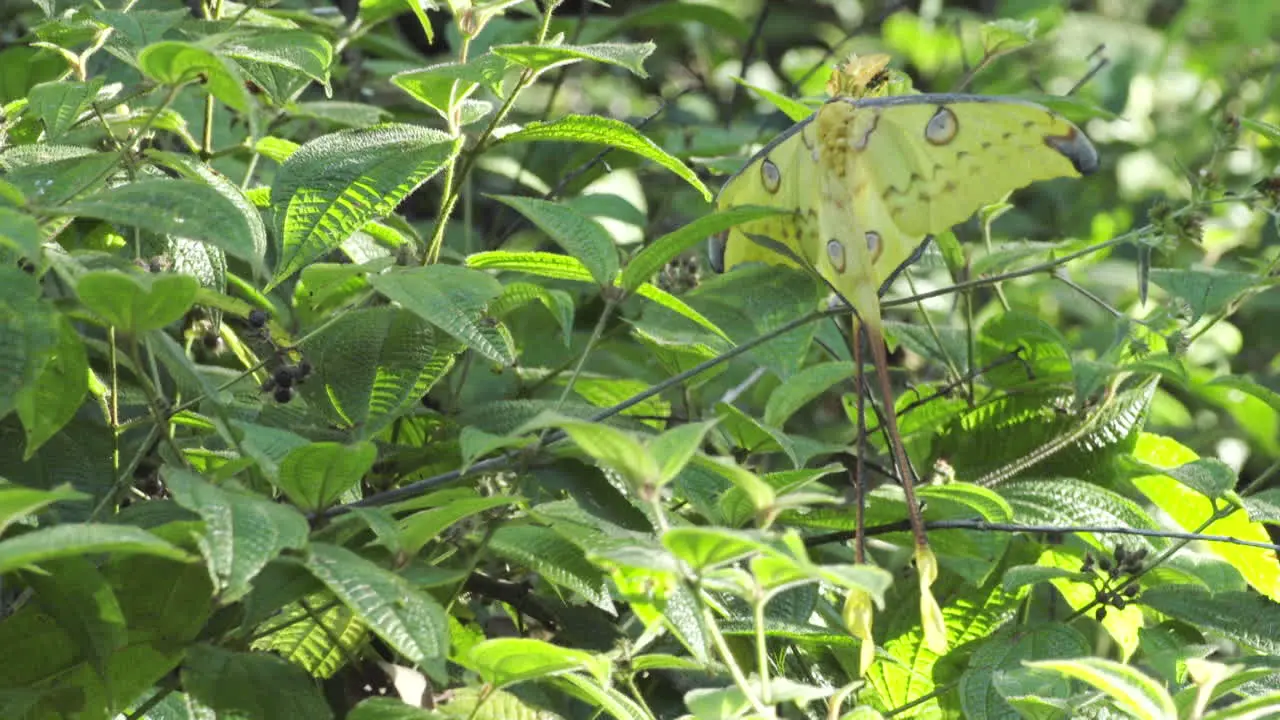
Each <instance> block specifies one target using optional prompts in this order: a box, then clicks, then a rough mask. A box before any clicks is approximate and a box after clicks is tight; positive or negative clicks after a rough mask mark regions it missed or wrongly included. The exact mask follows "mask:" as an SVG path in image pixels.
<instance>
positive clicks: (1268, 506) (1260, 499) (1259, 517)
mask: <svg viewBox="0 0 1280 720" xmlns="http://www.w3.org/2000/svg"><path fill="white" fill-rule="evenodd" d="M1240 501H1241V504H1243V505H1244V508H1245V510H1247V511H1248V512H1249V519H1250V520H1254V521H1257V522H1265V523H1270V524H1272V525H1276V524H1280V488H1268V489H1266V490H1263V491H1262V492H1259V493H1255V494H1253V495H1246V496H1245V497H1242V498H1241V499H1240Z"/></svg>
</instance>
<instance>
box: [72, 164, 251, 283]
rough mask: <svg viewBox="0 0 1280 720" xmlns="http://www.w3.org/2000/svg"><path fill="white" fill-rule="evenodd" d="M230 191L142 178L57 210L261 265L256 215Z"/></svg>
mask: <svg viewBox="0 0 1280 720" xmlns="http://www.w3.org/2000/svg"><path fill="white" fill-rule="evenodd" d="M229 188H230V186H229V184H228V183H226V181H223V184H222V188H215V187H213V186H210V185H208V184H205V183H203V182H197V181H194V180H138V181H135V182H131V183H128V184H125V185H118V186H116V187H113V188H108V189H106V190H103V191H101V192H99V193H95V194H94V195H90V196H89V197H86V198H84V199H81V200H77V201H75V202H71V203H67V204H66V205H63V206H62V207H61V208H59V210H58V211H59V212H60V213H62V214H64V215H76V216H80V217H91V218H97V219H99V220H106V221H107V222H110V223H115V224H118V225H130V226H133V227H138V228H141V229H143V230H146V231H147V232H153V233H156V234H161V235H174V236H176V237H182V238H186V239H189V240H197V241H199V242H203V243H208V244H209V245H212V246H214V247H218V248H222V249H223V250H225V251H227V253H229V254H231V255H234V256H236V257H238V258H243V259H245V260H247V261H249V262H250V263H254V262H261V260H262V255H261V252H262V250H263V249H265V246H264V245H263V243H264V240H265V238H264V236H263V235H262V234H260V233H255V231H254V228H253V227H252V225H253V224H254V223H253V220H251V219H250V218H251V217H256V215H257V213H256V211H252V210H251V209H250V208H249V207H248V203H247V202H244V203H236V202H233V200H232V199H231V198H230V196H229V195H228V193H229V192H230V189H229ZM258 224H260V221H259V223H258Z"/></svg>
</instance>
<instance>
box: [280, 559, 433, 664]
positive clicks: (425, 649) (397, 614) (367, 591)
mask: <svg viewBox="0 0 1280 720" xmlns="http://www.w3.org/2000/svg"><path fill="white" fill-rule="evenodd" d="M306 567H307V569H308V570H310V571H311V573H312V574H313V575H315V576H316V577H317V578H319V580H320V581H321V582H323V583H324V584H325V586H326V587H328V588H329V590H330V591H331V592H333V594H334V595H337V596H338V599H340V600H342V602H343V603H345V604H346V605H347V607H349V608H351V610H352V611H353V612H354V613H355V614H356V616H357V617H359V618H360V619H361V620H362V621H363V622H364V623H365V624H367V625H368V626H369V627H370V629H372V630H373V631H374V632H375V633H377V634H378V637H380V638H382V639H383V640H385V641H386V642H387V644H388V645H390V646H391V647H392V648H394V649H395V650H396V651H397V652H399V653H400V654H402V655H404V656H405V657H406V658H407V659H408V660H409V661H410V662H412V663H414V664H415V665H417V666H418V667H419V668H421V669H422V670H424V671H425V672H426V673H427V674H428V675H430V676H431V678H432V679H433V680H435V681H437V682H444V681H445V678H446V677H447V675H446V674H445V657H446V655H447V653H448V651H449V624H448V620H447V618H446V616H445V612H444V608H442V607H440V604H439V603H437V602H436V601H435V600H434V599H433V598H431V597H430V596H429V595H426V594H424V593H422V592H420V591H419V590H418V589H417V588H414V587H413V586H411V585H410V584H409V583H408V582H407V581H405V580H404V579H403V578H401V577H399V576H398V575H396V574H395V573H392V572H390V571H388V570H384V569H383V568H381V567H379V566H377V565H374V564H373V563H371V562H369V561H368V560H366V559H364V558H362V557H360V556H359V555H357V554H355V553H353V552H351V551H350V550H347V549H346V548H343V547H339V546H337V545H329V544H326V543H312V544H311V548H310V552H308V554H307V559H306Z"/></svg>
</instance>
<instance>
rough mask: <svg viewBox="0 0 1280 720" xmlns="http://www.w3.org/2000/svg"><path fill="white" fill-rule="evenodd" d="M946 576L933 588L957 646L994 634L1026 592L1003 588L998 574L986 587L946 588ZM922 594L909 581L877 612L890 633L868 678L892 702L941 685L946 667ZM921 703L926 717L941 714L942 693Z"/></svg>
mask: <svg viewBox="0 0 1280 720" xmlns="http://www.w3.org/2000/svg"><path fill="white" fill-rule="evenodd" d="M946 578H947V576H945V575H944V576H943V577H942V578H941V579H940V580H939V581H938V582H937V583H935V584H934V586H933V592H934V594H935V595H936V596H937V597H938V599H939V600H940V601H942V602H943V603H944V604H943V607H942V613H943V616H944V618H945V620H946V627H947V643H948V646H949V647H951V648H957V647H962V646H964V645H966V644H967V643H969V642H973V641H978V640H982V639H984V638H987V637H990V636H991V635H992V634H993V633H994V632H995V631H996V629H997V628H998V627H1000V626H1001V625H1003V624H1004V623H1006V622H1007V620H1008V617H1009V614H1010V613H1012V612H1014V610H1015V608H1017V607H1018V605H1019V600H1020V596H1019V595H1013V594H1009V593H1005V592H1003V591H1002V590H1001V589H1000V587H999V583H998V580H996V579H994V578H993V579H992V580H991V581H989V582H988V583H987V584H986V585H984V586H982V587H973V586H960V587H958V588H955V589H954V590H951V591H943V590H942V588H941V587H940V586H942V585H943V584H944V583H946V582H947V579H946ZM901 584H902V583H901V581H896V582H895V585H901ZM919 597H920V596H919V591H918V590H917V589H916V588H915V587H911V586H908V587H905V588H903V589H902V593H901V594H898V595H896V596H891V597H890V598H889V599H888V600H887V601H886V611H885V612H884V613H883V614H882V615H880V616H877V618H876V635H877V637H883V638H885V639H884V641H883V651H881V650H880V649H877V653H876V660H875V662H874V663H872V665H871V668H870V670H868V671H867V684H868V685H869V686H870V687H871V688H874V689H875V691H876V692H877V693H879V694H880V697H881V698H883V700H882V702H883V703H884V704H885V705H887V706H888V707H897V706H899V705H904V704H906V703H908V702H912V701H918V700H922V699H924V698H926V697H928V696H929V695H930V694H931V693H932V692H933V691H934V690H935V689H936V688H940V687H941V684H940V683H939V681H938V680H936V679H935V678H937V677H939V676H937V675H935V671H936V670H941V668H942V663H940V662H939V660H940V658H939V656H938V655H936V654H934V653H933V651H931V650H930V649H929V646H928V644H927V643H926V642H925V639H924V631H923V629H922V627H921V625H920V606H919ZM886 616H887V617H886ZM916 707H917V708H918V710H917V712H919V713H921V715H922V716H924V717H939V716H940V714H935V713H937V712H938V710H937V709H936V708H938V707H939V703H938V700H937V699H934V700H932V701H925V702H923V703H921V704H918V705H917V706H916Z"/></svg>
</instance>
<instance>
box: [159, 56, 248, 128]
mask: <svg viewBox="0 0 1280 720" xmlns="http://www.w3.org/2000/svg"><path fill="white" fill-rule="evenodd" d="M138 69H140V70H142V72H143V73H145V74H146V75H148V76H149V77H151V79H153V80H155V81H156V82H158V83H160V84H162V85H173V86H178V85H185V84H187V83H198V84H199V85H200V86H201V87H203V88H204V89H205V90H207V91H208V93H209V94H210V95H212V96H214V97H215V98H217V99H219V100H221V101H222V102H224V103H226V104H227V105H228V106H229V107H231V108H232V109H234V110H237V111H239V112H242V113H247V112H249V93H248V91H247V90H245V87H244V80H243V79H242V78H241V77H240V72H239V71H238V70H236V68H235V66H234V65H232V64H231V63H230V62H228V61H227V60H226V59H225V58H223V57H221V56H219V55H217V54H216V53H214V52H213V51H211V50H207V49H205V48H202V47H200V46H199V45H196V44H194V43H187V42H178V41H176V40H166V41H163V42H158V43H154V44H152V45H148V46H147V47H145V48H143V49H142V52H140V53H138Z"/></svg>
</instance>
